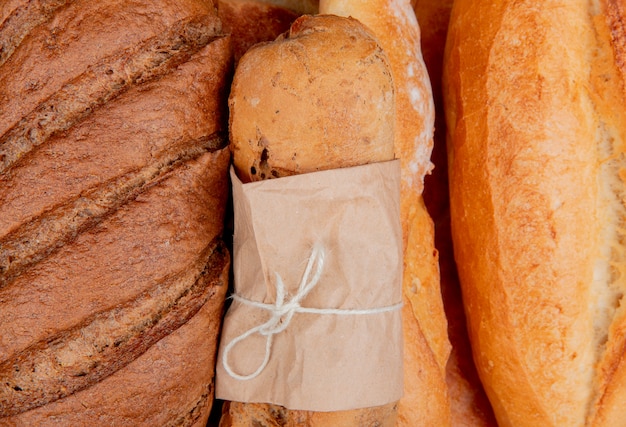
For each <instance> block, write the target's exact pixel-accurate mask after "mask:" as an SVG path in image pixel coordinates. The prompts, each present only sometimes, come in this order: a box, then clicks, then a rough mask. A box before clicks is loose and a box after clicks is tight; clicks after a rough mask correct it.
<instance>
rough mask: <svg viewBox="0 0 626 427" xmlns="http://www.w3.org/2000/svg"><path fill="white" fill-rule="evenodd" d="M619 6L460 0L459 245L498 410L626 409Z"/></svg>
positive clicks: (451, 118)
mask: <svg viewBox="0 0 626 427" xmlns="http://www.w3.org/2000/svg"><path fill="white" fill-rule="evenodd" d="M625 10H626V7H625V5H624V2H623V1H600V2H596V3H591V2H586V1H553V2H544V3H541V4H537V3H533V4H532V5H530V4H528V3H526V2H512V1H505V2H501V3H499V4H497V5H494V4H492V3H491V2H482V1H474V2H469V1H464V0H457V1H456V2H455V3H454V6H453V10H452V16H451V20H450V32H449V35H448V45H447V52H446V66H445V67H446V68H445V80H444V81H445V85H444V90H446V93H445V100H446V117H447V123H448V133H449V138H450V139H449V141H450V148H451V150H450V172H451V175H450V188H451V212H452V231H453V237H454V248H455V257H456V260H457V265H458V267H459V275H460V278H461V283H462V288H463V297H464V301H465V303H466V312H467V315H468V324H469V330H470V337H471V339H472V345H473V349H474V358H475V360H476V363H477V368H478V371H479V373H480V376H481V379H482V381H483V384H484V385H485V390H486V392H487V394H488V395H489V398H490V400H491V403H492V405H493V408H494V411H495V414H496V417H497V419H498V422H499V423H500V425H503V426H506V425H519V426H524V425H528V426H531V425H532V426H535V425H546V426H548V425H549V426H552V425H553V426H557V425H558V426H561V425H568V426H583V425H584V426H618V425H623V423H624V420H623V407H624V404H625V403H626V391H625V390H626V382H625V381H624V373H623V372H624V370H623V369H624V368H623V362H622V360H623V349H624V343H625V341H624V340H625V339H626V336H625V335H624V333H623V328H624V318H625V313H624V309H623V305H622V304H621V299H622V297H623V294H624V289H625V286H624V282H623V280H624V275H623V274H622V269H623V262H624V260H623V257H622V252H623V249H622V247H623V246H622V245H623V237H622V233H623V232H622V231H621V230H622V228H621V225H620V224H621V223H622V221H623V218H624V213H625V208H624V204H623V190H622V188H623V187H624V183H623V172H622V171H623V168H624V165H623V152H624V148H623V147H624V145H623V143H624V132H625V129H626V121H625V116H624V112H625V111H626V109H625V108H624V107H625V105H624V102H625V101H624V100H625V99H626V97H625V96H624V95H625V92H624V81H625V79H624V61H623V58H624V52H625V43H624V42H625V40H626V39H625V37H624V30H623V28H624V27H623V25H624V24H623V23H624V13H625Z"/></svg>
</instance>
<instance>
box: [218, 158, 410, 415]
mask: <svg viewBox="0 0 626 427" xmlns="http://www.w3.org/2000/svg"><path fill="white" fill-rule="evenodd" d="M231 178H232V181H233V200H234V211H235V232H234V233H235V234H234V249H233V252H234V257H233V269H234V286H235V289H234V299H233V303H232V305H231V307H230V308H229V310H228V312H227V314H226V316H225V319H224V326H223V331H222V337H221V343H220V350H219V357H218V363H217V377H216V397H217V398H219V399H224V400H231V401H238V402H262V403H273V404H277V405H281V406H284V407H286V408H289V409H298V410H310V411H339V410H348V409H357V408H363V407H370V406H378V405H383V404H387V403H390V402H394V401H397V400H399V399H400V397H401V396H402V390H403V377H402V346H403V343H402V319H401V311H400V304H401V300H402V296H401V295H402V289H401V284H402V267H403V259H402V229H401V225H400V201H399V200H400V164H399V161H397V160H394V161H389V162H381V163H375V164H369V165H364V166H356V167H351V168H342V169H334V170H328V171H321V172H313V173H307V174H302V175H295V176H290V177H285V178H279V179H271V180H265V181H259V182H253V183H248V184H242V183H241V181H239V179H238V178H237V177H236V175H235V173H234V171H233V170H231ZM307 269H308V270H309V272H308V273H307V272H306V271H307ZM281 284H282V287H284V292H281V290H280V289H281ZM302 285H304V288H306V289H305V290H304V291H302V289H300V287H301V286H302ZM299 292H300V295H299ZM281 295H282V296H281ZM242 298H244V299H245V301H241V299H242ZM290 301H291V303H290ZM294 301H297V302H298V303H299V305H296V307H298V310H295V312H289V310H287V311H282V312H281V311H280V309H281V308H282V309H283V310H284V309H285V308H286V307H287V306H289V305H290V304H291V305H294V304H296V303H295V302H294ZM263 304H265V306H263ZM260 306H261V307H260ZM276 306H279V308H278V309H277V307H276ZM263 307H265V308H263ZM270 308H274V309H277V310H278V311H276V313H274V316H273V313H272V312H271V311H270V310H269V309H270ZM311 309H312V310H311ZM307 310H310V311H312V312H309V311H307ZM319 310H322V311H319ZM303 311H304V312H303ZM272 319H273V320H272ZM271 331H273V332H275V333H271ZM225 353H227V358H226V362H227V363H224V362H225V360H224V355H225ZM265 359H267V361H266V364H264V360H265Z"/></svg>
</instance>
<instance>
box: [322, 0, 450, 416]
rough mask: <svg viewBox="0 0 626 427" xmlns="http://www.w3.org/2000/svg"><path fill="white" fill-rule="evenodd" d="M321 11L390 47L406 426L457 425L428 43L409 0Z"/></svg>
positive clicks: (328, 1) (329, 4)
mask: <svg viewBox="0 0 626 427" xmlns="http://www.w3.org/2000/svg"><path fill="white" fill-rule="evenodd" d="M320 12H321V13H333V14H337V15H342V16H352V17H354V18H356V19H358V20H359V21H361V22H362V23H363V24H365V25H366V26H367V27H369V28H370V29H372V31H373V32H374V34H375V35H376V37H377V39H378V40H379V42H380V44H381V46H382V47H383V49H384V51H385V52H386V53H387V55H388V57H389V61H390V65H391V69H392V73H393V76H394V87H395V91H396V138H395V143H394V146H395V148H394V151H395V157H396V158H399V159H400V161H401V165H402V186H401V212H400V214H401V219H402V226H403V234H404V248H405V254H404V262H405V268H404V278H403V295H404V297H405V298H404V300H405V306H404V309H403V328H404V338H405V357H404V361H405V363H404V370H405V390H404V392H405V396H404V398H403V399H401V401H400V406H399V421H398V425H406V426H415V425H437V426H445V425H449V424H450V402H449V397H448V392H447V385H446V382H445V378H446V377H445V369H446V364H447V361H448V357H449V354H450V343H449V341H448V336H447V331H446V326H447V322H446V318H445V313H444V311H443V303H442V299H441V289H440V278H439V265H438V255H437V251H436V249H435V246H434V227H433V222H432V219H431V218H430V215H429V214H428V212H427V211H426V207H425V205H424V201H423V199H422V191H423V182H424V181H423V180H424V176H425V175H426V174H427V173H429V171H430V169H431V167H432V165H431V163H430V154H431V150H432V147H433V133H434V119H435V117H434V113H435V111H434V105H433V96H432V90H431V86H430V81H429V79H428V73H427V71H426V67H425V65H424V62H423V59H422V55H421V48H420V28H419V26H418V23H417V20H416V17H415V13H414V11H413V9H412V6H411V3H410V2H409V1H408V0H400V1H395V0H393V1H390V0H375V1H367V2H365V1H358V0H353V1H340V0H321V1H320Z"/></svg>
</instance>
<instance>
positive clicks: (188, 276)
mask: <svg viewBox="0 0 626 427" xmlns="http://www.w3.org/2000/svg"><path fill="white" fill-rule="evenodd" d="M0 22H1V24H0V52H1V53H0V64H1V65H0V424H2V425H24V426H34V425H51V424H55V425H75V426H79V425H89V426H93V425H103V426H105V425H106V426H118V425H133V426H136V425H146V426H154V425H197V426H202V425H205V424H206V420H207V418H208V414H209V411H210V409H211V405H212V402H213V371H214V369H213V367H214V358H215V351H216V339H217V334H218V331H219V326H220V321H221V320H220V319H221V315H222V305H223V299H224V295H225V292H226V288H227V279H228V266H229V254H228V251H227V249H226V248H225V246H224V244H223V243H222V241H221V233H222V227H223V220H224V212H225V205H226V199H227V195H228V187H227V185H228V180H227V169H228V164H229V150H228V148H227V138H226V131H227V128H226V111H225V107H226V95H227V92H226V88H227V86H228V81H229V80H228V76H229V74H228V73H229V69H230V65H231V51H230V42H229V39H228V38H227V37H224V36H223V35H222V33H221V24H220V21H219V19H218V17H217V14H216V11H215V9H214V8H213V7H212V5H210V4H207V3H205V2H202V1H191V0H189V1H179V2H175V3H174V2H168V1H158V0H157V1H154V2H150V3H142V2H128V1H121V0H107V1H99V2H91V1H80V0H76V1H73V2H69V1H54V2H29V1H25V0H24V1H19V0H16V1H9V2H4V3H3V5H2V6H1V7H0Z"/></svg>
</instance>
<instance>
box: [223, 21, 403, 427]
mask: <svg viewBox="0 0 626 427" xmlns="http://www.w3.org/2000/svg"><path fill="white" fill-rule="evenodd" d="M394 100H395V98H394V86H393V79H392V76H391V72H390V69H389V65H388V61H387V57H386V55H385V53H384V52H383V50H382V49H381V47H380V46H379V45H378V43H377V42H376V40H375V39H374V38H373V36H372V34H371V33H370V32H369V30H367V29H366V28H365V27H364V26H363V25H362V24H361V23H359V22H358V21H356V20H354V19H349V18H341V17H337V16H331V15H316V16H307V15H305V16H302V17H301V18H298V19H297V20H296V21H295V22H294V23H293V25H292V26H291V29H290V31H289V32H288V33H287V34H285V35H284V36H282V37H279V38H278V39H277V40H276V41H274V42H271V43H266V44H261V45H257V46H255V47H253V48H252V49H250V50H249V51H248V52H247V53H246V54H245V55H244V56H243V57H242V58H241V61H240V62H239V65H238V67H237V69H236V71H235V77H234V79H233V85H232V91H231V95H230V100H229V106H230V112H231V115H230V139H231V147H232V152H233V163H234V166H235V169H236V172H237V174H238V177H239V178H240V179H241V180H242V181H244V182H249V181H258V180H261V179H271V178H276V177H282V176H289V175H295V174H300V173H307V172H314V171H319V170H326V169H336V168H341V167H349V166H356V165H362V164H366V163H371V162H378V161H385V160H392V159H393V148H394V145H393V144H394V127H395V118H394V117H395V102H394ZM363 374H364V375H367V373H363ZM322 381H323V379H322ZM395 406H396V405H395V403H390V404H388V405H383V406H379V407H375V408H365V409H357V410H347V411H337V412H311V411H302V410H289V409H286V408H283V407H280V406H277V405H271V404H265V403H241V402H227V403H226V404H225V406H224V411H223V416H222V420H221V424H220V425H221V426H222V427H226V426H250V425H263V426H266V425H279V424H280V425H290V426H291V425H293V426H295V425H298V426H363V425H381V426H389V427H391V426H394V425H395V423H396V409H395Z"/></svg>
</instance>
